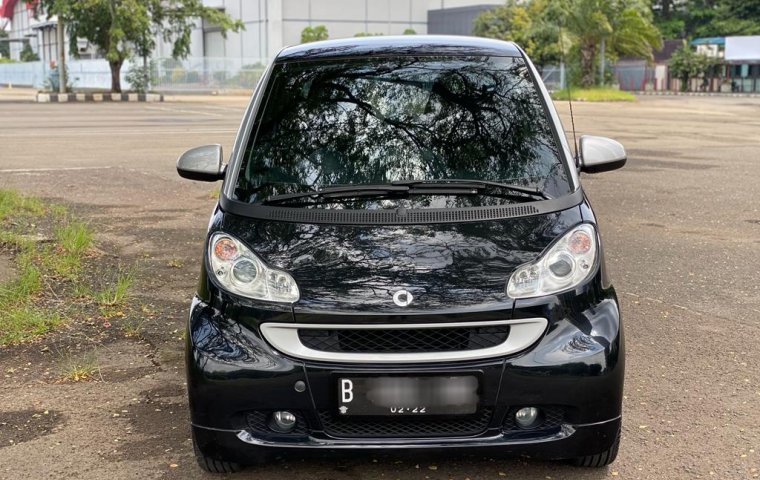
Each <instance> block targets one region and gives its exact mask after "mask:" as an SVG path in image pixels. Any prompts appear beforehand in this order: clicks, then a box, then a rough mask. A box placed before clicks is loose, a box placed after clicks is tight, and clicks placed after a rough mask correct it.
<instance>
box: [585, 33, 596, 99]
mask: <svg viewBox="0 0 760 480" xmlns="http://www.w3.org/2000/svg"><path fill="white" fill-rule="evenodd" d="M594 54H596V44H595V43H593V42H592V43H584V44H582V45H581V86H583V87H586V88H588V87H593V86H594V83H595V82H594Z"/></svg>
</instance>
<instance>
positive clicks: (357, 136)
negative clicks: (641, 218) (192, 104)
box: [234, 56, 570, 203]
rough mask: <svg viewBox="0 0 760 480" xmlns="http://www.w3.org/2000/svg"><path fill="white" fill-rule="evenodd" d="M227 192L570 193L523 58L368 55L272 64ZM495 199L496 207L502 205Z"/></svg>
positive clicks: (241, 195) (244, 196)
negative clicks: (454, 189)
mask: <svg viewBox="0 0 760 480" xmlns="http://www.w3.org/2000/svg"><path fill="white" fill-rule="evenodd" d="M253 128H254V131H253V132H251V135H250V137H249V142H248V145H247V146H246V150H245V153H244V158H243V160H242V162H241V165H240V170H239V172H238V176H237V182H236V185H235V192H234V198H235V199H236V200H239V201H243V202H248V203H256V202H261V201H264V200H266V199H267V198H268V197H270V196H273V195H282V194H285V193H294V192H303V191H309V190H319V189H321V188H324V187H327V186H335V185H357V184H365V185H366V184H370V185H381V184H388V183H391V182H398V181H403V180H420V181H428V180H441V179H473V180H477V179H479V180H489V181H498V182H504V183H508V184H512V185H523V186H528V187H532V188H535V189H536V190H538V191H540V192H544V193H545V194H546V195H547V197H552V198H556V197H559V196H562V195H565V194H567V193H570V184H569V181H568V176H567V171H566V169H565V167H564V165H563V163H562V162H561V160H560V156H559V147H558V145H557V143H556V141H555V137H554V136H553V134H552V129H551V127H550V124H549V119H548V117H547V113H546V111H545V108H544V106H543V104H542V101H541V98H540V96H539V92H538V91H537V88H536V85H535V83H534V81H533V80H532V79H531V76H530V74H529V71H528V67H527V66H526V64H525V63H524V62H523V60H522V59H520V58H513V57H408V56H403V57H373V58H363V59H348V60H347V59H329V60H321V61H308V62H289V63H283V64H278V65H275V66H274V69H273V71H272V74H271V77H270V80H269V84H268V87H267V92H265V97H264V99H263V102H262V107H261V108H260V109H259V115H258V118H257V119H256V121H255V122H254V127H253ZM507 202H509V200H507V199H498V202H497V203H507Z"/></svg>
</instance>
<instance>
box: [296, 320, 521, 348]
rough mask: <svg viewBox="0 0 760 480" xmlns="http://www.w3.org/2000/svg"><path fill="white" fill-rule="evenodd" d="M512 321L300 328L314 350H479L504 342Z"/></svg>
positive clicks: (304, 341)
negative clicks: (457, 325) (384, 327)
mask: <svg viewBox="0 0 760 480" xmlns="http://www.w3.org/2000/svg"><path fill="white" fill-rule="evenodd" d="M508 336H509V325H496V326H483V327H464V328H411V329H403V330H402V329H397V330H366V329H365V330H345V329H343V330H327V329H325V330H321V329H303V330H299V331H298V337H299V338H300V339H301V342H302V343H303V344H304V345H305V346H307V347H309V348H313V349H314V350H321V351H323V352H349V353H416V352H455V351H460V350H477V349H479V348H491V347H495V346H496V345H500V344H502V343H504V342H505V341H506V340H507V337H508Z"/></svg>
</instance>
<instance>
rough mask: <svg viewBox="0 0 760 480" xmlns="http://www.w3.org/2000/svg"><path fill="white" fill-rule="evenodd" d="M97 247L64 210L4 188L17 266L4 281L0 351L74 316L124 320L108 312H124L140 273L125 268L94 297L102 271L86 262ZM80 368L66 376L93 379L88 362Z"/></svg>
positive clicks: (5, 224)
mask: <svg viewBox="0 0 760 480" xmlns="http://www.w3.org/2000/svg"><path fill="white" fill-rule="evenodd" d="M92 246H93V234H92V231H91V230H90V228H89V227H88V226H87V224H85V223H83V222H80V221H77V220H74V219H72V218H71V217H70V215H69V213H68V211H67V210H66V208H65V207H64V206H61V205H55V204H46V203H44V202H43V201H42V200H40V199H37V198H34V197H26V196H22V195H20V194H19V193H18V192H16V191H14V190H3V189H0V249H2V250H3V251H4V252H8V253H10V254H11V255H13V256H14V260H15V264H16V268H15V269H14V270H15V273H16V275H14V277H13V279H12V280H7V281H4V282H3V279H0V305H2V307H0V308H2V313H1V314H0V346H2V345H8V344H15V343H22V342H25V341H29V340H31V339H33V338H35V337H38V336H40V335H44V334H46V333H48V332H50V331H51V330H53V329H54V328H55V327H56V326H58V325H60V324H62V323H63V322H65V321H67V319H69V318H73V317H71V315H72V314H83V315H82V316H86V315H87V314H86V313H84V312H92V311H93V310H97V309H100V313H101V315H102V316H106V317H109V316H124V314H123V313H122V312H116V313H115V314H114V315H110V314H109V315H106V314H105V312H104V311H103V309H104V308H110V310H114V311H115V310H118V309H122V308H124V307H123V305H122V304H123V303H124V302H125V300H126V299H127V296H128V291H129V288H130V286H131V284H132V282H133V278H134V274H133V272H132V271H122V269H119V270H118V274H117V276H116V278H114V279H113V281H112V282H110V283H108V284H107V285H106V286H105V287H103V284H100V285H99V288H102V290H101V291H100V292H98V293H94V287H93V280H94V279H98V278H100V276H101V275H100V270H102V267H100V266H99V265H93V264H91V262H86V260H87V258H88V257H89V256H91V255H92V250H91V249H92ZM99 269H100V270H99ZM84 270H87V272H88V274H87V275H84V274H82V272H83V271H84ZM80 366H81V367H82V369H77V368H74V367H75V366H72V367H71V368H70V374H67V375H66V377H67V378H70V379H81V378H86V377H87V375H90V374H91V372H90V370H89V368H87V362H84V363H82V364H81V365H80Z"/></svg>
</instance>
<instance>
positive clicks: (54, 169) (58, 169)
mask: <svg viewBox="0 0 760 480" xmlns="http://www.w3.org/2000/svg"><path fill="white" fill-rule="evenodd" d="M109 168H113V167H111V166H102V167H52V168H6V169H3V170H0V173H38V172H69V171H77V170H108V169H109Z"/></svg>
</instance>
